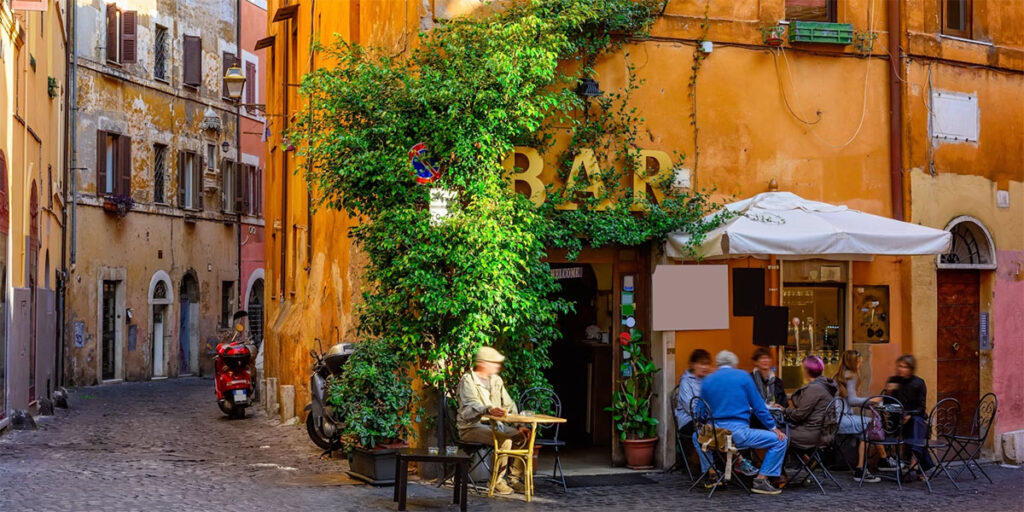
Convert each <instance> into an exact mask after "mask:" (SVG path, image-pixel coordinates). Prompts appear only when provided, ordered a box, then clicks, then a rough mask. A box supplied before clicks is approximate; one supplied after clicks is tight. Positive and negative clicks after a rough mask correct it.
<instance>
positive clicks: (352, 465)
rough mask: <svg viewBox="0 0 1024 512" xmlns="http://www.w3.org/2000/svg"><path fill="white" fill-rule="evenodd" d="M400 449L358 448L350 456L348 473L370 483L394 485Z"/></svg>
mask: <svg viewBox="0 0 1024 512" xmlns="http://www.w3.org/2000/svg"><path fill="white" fill-rule="evenodd" d="M397 464H398V450H364V449H362V448H356V449H354V450H352V455H351V456H350V457H349V471H348V475H349V476H351V477H352V478H355V479H357V480H362V481H363V482H366V483H368V484H370V485H394V484H395V466H396V465H397Z"/></svg>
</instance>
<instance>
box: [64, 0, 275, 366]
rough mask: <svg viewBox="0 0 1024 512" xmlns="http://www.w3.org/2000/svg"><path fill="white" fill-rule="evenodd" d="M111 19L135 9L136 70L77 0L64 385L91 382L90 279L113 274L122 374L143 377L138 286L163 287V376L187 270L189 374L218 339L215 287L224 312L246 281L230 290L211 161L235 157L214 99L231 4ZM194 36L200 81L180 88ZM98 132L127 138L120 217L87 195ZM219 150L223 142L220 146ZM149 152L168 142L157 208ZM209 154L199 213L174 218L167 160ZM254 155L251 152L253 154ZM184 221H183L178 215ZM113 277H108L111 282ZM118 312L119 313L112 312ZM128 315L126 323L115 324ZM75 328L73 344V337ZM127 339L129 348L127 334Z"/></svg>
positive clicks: (142, 5) (169, 6)
mask: <svg viewBox="0 0 1024 512" xmlns="http://www.w3.org/2000/svg"><path fill="white" fill-rule="evenodd" d="M116 5H117V7H118V8H120V9H121V10H122V11H128V10H136V11H137V12H138V62H136V63H122V64H121V65H114V64H110V63H108V62H107V61H106V58H105V54H104V48H105V45H106V41H105V30H104V27H105V21H104V13H105V9H106V2H103V1H101V0H86V1H81V2H78V9H77V11H76V17H77V22H76V30H77V32H76V36H77V45H78V46H77V51H78V64H79V66H78V69H77V76H78V84H77V85H78V98H77V100H78V112H77V119H76V126H75V127H74V129H75V130H76V135H77V144H76V150H77V152H76V154H77V166H78V167H80V168H81V169H80V170H79V171H78V173H77V176H76V177H77V180H78V181H77V184H78V187H77V194H76V197H77V201H78V209H77V222H76V224H75V226H74V229H75V230H76V236H75V240H76V245H75V250H76V255H77V260H76V263H75V266H74V267H73V268H72V272H71V278H70V283H69V288H68V309H69V314H68V322H67V333H68V339H69V341H68V355H67V369H68V370H67V371H68V375H69V377H70V379H71V381H72V382H73V383H75V384H78V385H82V384H92V383H95V382H97V380H98V379H99V376H98V375H97V373H98V357H99V352H98V347H99V344H98V340H99V338H100V332H99V325H98V324H99V312H100V311H101V306H100V304H99V301H100V299H101V298H100V297H99V295H100V290H101V289H102V283H101V281H102V280H103V279H104V277H103V276H107V277H106V278H108V279H109V278H111V276H112V275H116V276H118V278H119V279H122V278H123V282H122V285H121V286H122V288H123V291H119V292H118V294H119V296H120V295H123V303H119V304H118V311H117V314H118V315H119V319H118V321H119V327H118V331H119V332H120V334H119V336H121V338H122V345H121V348H122V350H121V353H120V356H121V359H122V363H121V366H122V371H123V377H124V378H125V379H127V380H140V379H148V378H150V377H151V376H152V375H153V373H154V372H153V367H152V364H153V344H152V342H153V340H152V336H153V325H152V323H153V322H152V314H153V309H152V307H151V306H150V304H149V298H150V297H149V291H150V289H149V287H150V283H151V281H152V279H153V276H154V274H155V273H156V272H157V271H163V272H166V273H167V274H168V275H169V276H170V279H171V283H170V284H171V286H170V288H171V290H169V293H170V294H173V296H174V298H175V300H174V301H173V303H172V304H170V305H168V306H167V310H166V313H165V317H164V328H165V340H166V341H165V347H164V348H165V350H164V353H165V362H166V365H167V366H166V372H165V375H168V376H172V377H173V376H176V375H178V374H179V372H180V369H179V364H178V363H179V361H178V354H179V346H178V335H179V328H180V327H179V321H180V318H181V315H182V311H181V309H182V308H181V304H180V302H179V300H180V298H181V297H180V293H179V291H180V290H179V287H180V285H181V282H182V278H183V276H184V275H185V273H186V272H194V273H195V275H196V277H197V278H198V281H199V287H200V300H199V313H200V319H199V322H198V329H199V371H200V372H201V373H206V374H208V373H211V372H212V360H211V358H210V355H209V350H210V348H211V346H212V345H211V344H213V343H215V340H216V339H217V337H218V334H219V330H220V326H219V325H218V324H219V321H220V318H221V285H222V282H224V281H230V282H233V283H234V298H233V300H232V306H231V307H232V309H235V308H237V307H238V304H239V298H238V297H239V294H240V292H241V291H244V290H242V287H244V285H245V283H238V278H239V275H238V255H237V249H238V248H237V232H236V224H235V222H236V220H237V216H235V215H232V214H225V213H224V206H225V201H233V200H234V199H233V198H225V197H223V194H222V186H221V184H222V183H221V182H222V177H221V171H220V165H219V164H220V160H221V159H223V158H227V159H231V160H235V159H236V155H237V149H238V148H237V146H236V139H235V136H236V127H237V122H238V121H237V117H236V115H235V109H234V106H233V105H232V104H231V103H229V102H227V101H225V100H224V99H223V98H222V92H221V84H222V77H223V70H222V53H223V52H225V51H226V52H229V53H235V54H237V48H236V44H235V41H236V12H235V2H219V1H215V0H184V1H171V0H120V1H118V2H117V3H116ZM157 25H161V26H163V27H166V28H167V30H168V42H167V46H166V49H167V50H168V54H167V78H166V80H163V79H157V78H156V77H155V76H154V75H153V67H154V66H153V63H154V59H155V51H156V50H155V48H154V46H155V45H154V40H155V30H156V26H157ZM184 35H193V36H201V37H202V65H201V69H202V84H201V86H200V87H198V88H189V87H183V86H182V65H183V55H182V38H183V36H184ZM207 113H212V114H213V115H216V116H217V117H218V118H219V120H220V130H219V131H217V130H211V129H202V128H201V123H202V122H203V118H204V116H205V115H206V114H207ZM97 130H105V131H111V132H115V133H119V134H121V135H127V136H130V137H131V138H132V148H131V149H132V160H131V172H132V176H131V195H132V197H133V199H134V200H135V203H136V204H135V207H134V208H133V209H132V211H130V212H129V213H128V214H127V215H126V216H125V217H124V218H119V217H117V216H115V215H113V214H110V213H106V212H105V211H104V210H103V209H102V198H101V197H97V194H96V192H97V189H96V178H97V171H96V166H97V147H96V144H97V137H96V131H97ZM225 143H226V146H225V145H224V144H225ZM154 144H163V145H166V146H167V153H166V161H165V167H164V171H165V172H164V181H163V197H164V200H163V202H160V203H157V202H156V190H155V186H156V182H155V181H154V174H155V173H154V167H155V161H154V157H155V149H154ZM208 144H212V145H214V147H215V158H216V160H217V161H216V162H214V165H212V167H213V169H210V168H209V167H211V166H210V165H209V163H208V165H207V168H206V169H204V170H202V171H201V180H202V182H201V192H200V194H202V197H203V209H202V210H201V211H197V210H184V209H182V208H181V205H179V204H178V194H177V183H178V172H179V169H178V152H179V151H193V152H195V153H197V154H198V155H199V156H201V157H203V158H205V157H206V154H207V151H206V150H207V145H208ZM258 153H259V152H256V154H258ZM186 217H187V218H186ZM112 273H113V274H112ZM122 307H123V308H124V310H121V308H122ZM127 309H131V310H132V313H133V317H132V319H131V320H130V321H129V320H128V319H127V318H126V310H127ZM76 323H81V326H82V331H83V335H84V336H83V338H82V346H76V344H75V342H74V332H75V326H76ZM133 329H134V330H135V331H136V333H137V334H136V338H135V342H134V343H132V340H131V337H130V334H129V333H131V331H132V330H133Z"/></svg>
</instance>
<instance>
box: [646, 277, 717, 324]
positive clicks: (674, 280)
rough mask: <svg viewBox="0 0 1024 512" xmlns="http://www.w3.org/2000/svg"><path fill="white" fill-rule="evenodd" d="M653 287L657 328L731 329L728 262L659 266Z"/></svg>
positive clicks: (653, 280) (652, 280)
mask: <svg viewBox="0 0 1024 512" xmlns="http://www.w3.org/2000/svg"><path fill="white" fill-rule="evenodd" d="M651 287H652V294H651V295H652V298H651V305H652V312H653V317H654V319H653V320H654V321H653V324H654V325H653V328H654V330H655V331H706V330H715V329H728V328H729V266H728V265H658V266H657V267H655V269H654V276H653V277H652V278H651Z"/></svg>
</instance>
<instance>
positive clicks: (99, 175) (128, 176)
mask: <svg viewBox="0 0 1024 512" xmlns="http://www.w3.org/2000/svg"><path fill="white" fill-rule="evenodd" d="M131 193H132V138H131V137H128V136H126V135H118V134H116V133H109V132H105V131H103V130H97V131H96V195H97V196H101V197H102V196H108V195H131Z"/></svg>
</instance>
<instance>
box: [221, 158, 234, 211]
mask: <svg viewBox="0 0 1024 512" xmlns="http://www.w3.org/2000/svg"><path fill="white" fill-rule="evenodd" d="M220 210H221V211H222V212H224V213H233V212H235V211H236V210H235V162H232V161H231V160H228V159H227V158H222V159H221V161H220Z"/></svg>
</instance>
